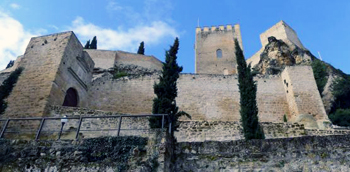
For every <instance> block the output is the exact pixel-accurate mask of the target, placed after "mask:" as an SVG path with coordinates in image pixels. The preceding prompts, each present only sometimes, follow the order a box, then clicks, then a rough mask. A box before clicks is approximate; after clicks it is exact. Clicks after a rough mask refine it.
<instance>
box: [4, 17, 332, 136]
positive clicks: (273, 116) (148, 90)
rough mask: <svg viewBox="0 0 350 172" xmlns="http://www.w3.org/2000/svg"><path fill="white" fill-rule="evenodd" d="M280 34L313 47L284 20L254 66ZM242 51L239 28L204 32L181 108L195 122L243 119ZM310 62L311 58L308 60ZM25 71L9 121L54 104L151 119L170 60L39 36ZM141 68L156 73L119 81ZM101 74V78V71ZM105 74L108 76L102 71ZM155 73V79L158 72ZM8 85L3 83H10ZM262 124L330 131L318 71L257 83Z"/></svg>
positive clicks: (184, 81) (293, 71)
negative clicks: (119, 72)
mask: <svg viewBox="0 0 350 172" xmlns="http://www.w3.org/2000/svg"><path fill="white" fill-rule="evenodd" d="M270 36H274V37H276V38H277V39H281V40H283V41H284V42H286V43H287V44H288V45H290V46H297V47H300V48H302V49H305V48H304V46H303V45H302V44H301V42H300V40H299V39H298V37H297V35H296V33H295V32H294V31H293V29H292V28H291V27H289V26H288V25H287V24H286V23H285V22H283V21H281V22H279V23H277V24H276V25H275V26H273V27H272V28H270V29H269V30H267V31H266V32H264V33H263V34H261V35H260V39H261V44H262V49H261V50H260V51H258V52H257V53H256V54H255V55H254V56H252V57H251V58H249V59H248V60H247V62H248V63H251V64H252V65H253V66H254V65H256V64H257V63H258V62H259V60H260V58H259V57H260V54H261V52H262V51H263V49H264V47H265V46H266V45H267V44H268V37H270ZM233 38H235V39H237V40H238V42H239V44H240V46H241V47H242V48H243V46H242V38H241V33H240V27H239V25H238V24H237V25H234V26H232V25H227V26H219V27H215V26H213V27H204V28H197V29H196V44H195V54H196V56H195V58H196V62H195V65H196V67H195V72H196V73H195V74H181V76H180V78H179V80H178V90H179V93H178V97H177V103H178V106H179V108H180V110H183V111H186V112H187V113H189V114H190V115H191V116H192V119H193V120H208V121H213V120H214V121H239V119H240V115H239V90H238V86H237V84H238V80H237V75H236V73H237V71H236V67H237V64H236V57H235V48H234V47H235V46H234V41H233V40H234V39H233ZM304 59H305V58H304ZM18 66H22V67H24V68H25V70H24V71H23V74H22V75H21V76H20V78H19V81H18V82H17V84H16V86H15V87H14V89H13V91H12V93H11V95H10V96H9V97H8V99H7V102H8V108H7V109H6V112H5V114H4V115H1V118H15V117H40V116H47V115H48V114H49V112H48V109H49V107H50V106H53V105H54V106H73V107H74V106H77V107H86V108H90V109H96V110H105V111H113V112H120V113H127V114H150V113H151V108H152V100H153V98H154V94H153V84H154V83H155V82H157V80H158V76H159V73H157V72H155V71H160V70H161V68H162V62H161V61H159V60H158V59H157V58H155V57H153V56H146V55H139V54H134V53H128V52H122V51H108V50H92V49H87V50H85V49H83V47H82V45H81V43H80V41H79V40H78V39H77V37H76V36H75V34H74V33H73V32H71V31H69V32H63V33H57V34H52V35H47V36H40V37H35V38H32V39H31V40H30V42H29V44H28V46H27V48H26V51H25V54H24V55H23V56H20V57H18V59H17V60H16V62H15V65H14V66H13V67H12V68H9V69H6V70H3V71H1V74H2V75H1V76H2V78H5V77H6V76H7V75H6V74H8V73H9V72H11V71H13V70H14V69H15V68H17V67H18ZM130 66H133V67H136V68H138V69H140V70H141V71H145V70H146V71H149V72H148V74H146V75H143V74H140V75H139V76H138V77H124V78H120V79H112V75H111V74H109V73H108V72H103V71H108V70H110V69H113V68H115V67H117V68H123V67H124V68H125V67H129V68H130ZM94 71H95V72H94ZM96 71H100V72H96ZM152 72H153V73H152ZM2 80H3V79H2ZM255 80H256V82H257V85H258V91H257V102H258V108H259V118H260V121H261V122H283V116H284V115H286V116H287V118H288V121H291V122H300V123H303V124H305V126H306V127H309V128H322V129H324V128H326V127H328V126H329V125H330V122H329V120H328V117H327V114H326V112H325V109H324V106H323V103H322V100H321V97H320V95H319V93H318V91H317V86H316V83H315V80H314V78H313V72H312V69H311V67H310V66H307V65H301V66H300V65H298V66H288V67H286V68H285V69H284V70H283V72H282V73H281V74H279V75H264V76H259V77H256V78H255Z"/></svg>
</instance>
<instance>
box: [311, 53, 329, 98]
mask: <svg viewBox="0 0 350 172" xmlns="http://www.w3.org/2000/svg"><path fill="white" fill-rule="evenodd" d="M311 66H312V70H313V71H314V77H315V80H316V84H317V88H318V91H319V92H320V95H321V96H322V92H323V89H324V86H325V85H326V84H327V80H328V72H327V65H326V64H325V63H324V62H322V61H321V60H318V59H316V58H315V59H314V61H313V62H312V64H311Z"/></svg>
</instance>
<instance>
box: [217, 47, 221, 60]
mask: <svg viewBox="0 0 350 172" xmlns="http://www.w3.org/2000/svg"><path fill="white" fill-rule="evenodd" d="M216 58H222V50H221V49H217V50H216Z"/></svg>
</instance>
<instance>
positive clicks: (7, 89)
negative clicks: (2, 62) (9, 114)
mask: <svg viewBox="0 0 350 172" xmlns="http://www.w3.org/2000/svg"><path fill="white" fill-rule="evenodd" d="M22 71H23V68H18V69H16V70H15V71H13V72H12V73H11V74H10V76H9V77H8V78H7V79H6V80H5V81H4V82H3V83H2V85H0V114H2V113H4V112H5V109H6V108H7V103H6V102H5V99H6V98H7V97H8V96H9V95H10V93H11V91H12V89H13V87H14V86H15V84H16V82H17V80H18V77H19V76H20V75H21V73H22Z"/></svg>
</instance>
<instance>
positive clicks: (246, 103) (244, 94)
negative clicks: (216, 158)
mask: <svg viewBox="0 0 350 172" xmlns="http://www.w3.org/2000/svg"><path fill="white" fill-rule="evenodd" d="M235 49H236V52H235V54H236V58H237V65H238V66H237V70H238V83H239V84H238V87H239V92H240V105H241V110H240V113H241V123H242V126H243V133H244V137H245V139H246V140H251V139H264V133H263V131H262V129H261V128H260V125H259V119H258V106H257V102H256V91H257V86H256V83H255V81H254V80H253V75H252V73H251V67H250V65H248V66H247V62H246V61H245V58H244V55H243V51H242V49H241V47H240V46H239V43H238V41H237V39H235Z"/></svg>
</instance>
